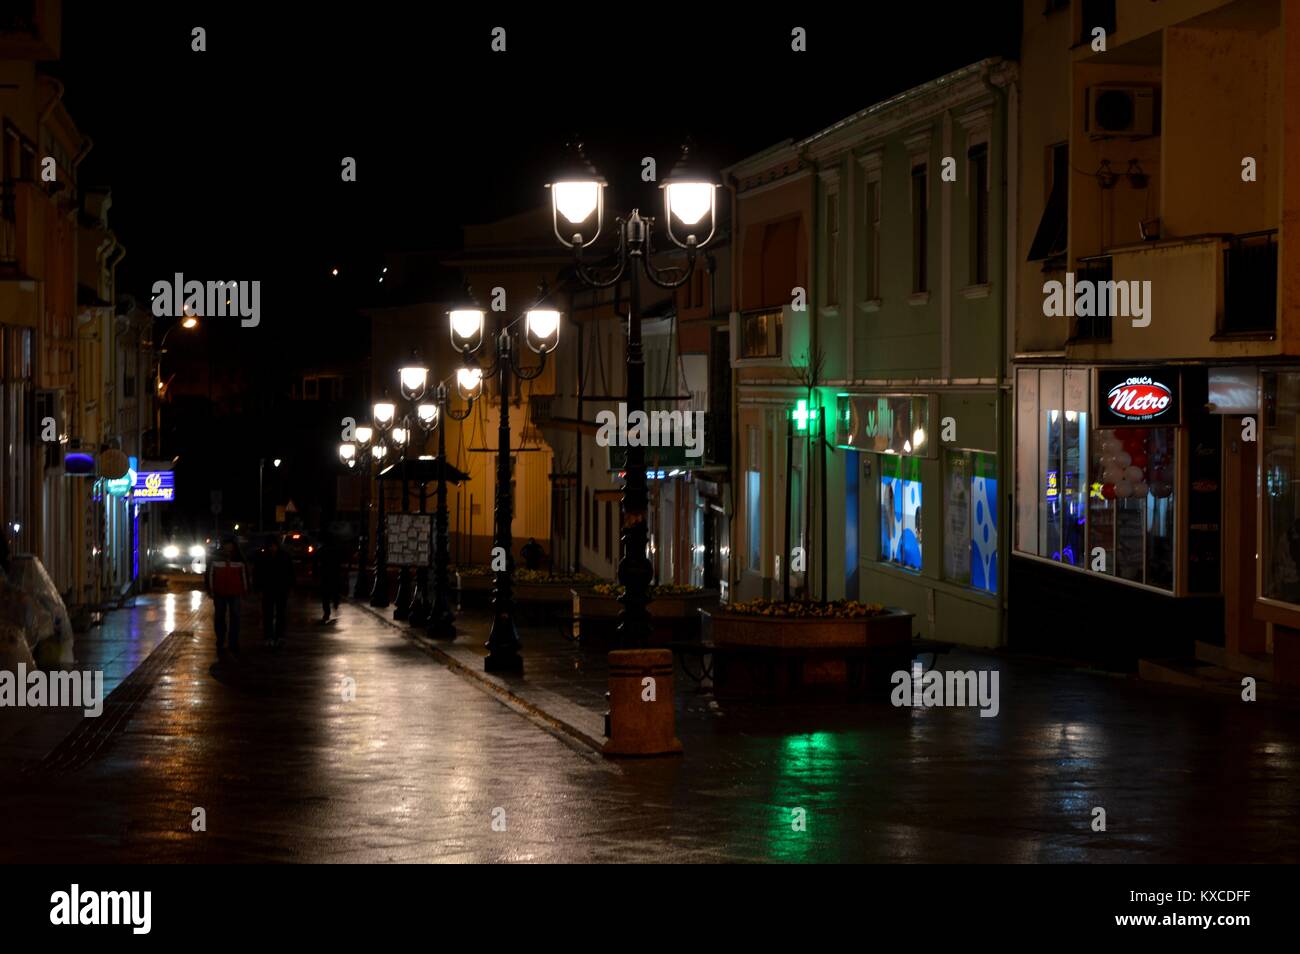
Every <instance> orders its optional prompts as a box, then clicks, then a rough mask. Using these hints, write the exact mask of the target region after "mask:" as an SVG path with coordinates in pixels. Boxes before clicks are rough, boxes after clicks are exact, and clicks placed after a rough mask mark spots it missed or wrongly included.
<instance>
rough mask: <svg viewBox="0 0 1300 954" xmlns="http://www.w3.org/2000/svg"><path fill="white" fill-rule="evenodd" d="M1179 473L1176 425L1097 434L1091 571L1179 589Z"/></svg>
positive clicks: (1090, 498)
mask: <svg viewBox="0 0 1300 954" xmlns="http://www.w3.org/2000/svg"><path fill="white" fill-rule="evenodd" d="M1175 473H1176V471H1175V461H1174V428H1172V427H1116V428H1110V429H1104V430H1097V431H1094V432H1093V455H1092V480H1091V482H1090V483H1089V486H1088V546H1089V548H1090V553H1091V554H1092V555H1091V556H1090V558H1089V569H1091V570H1093V571H1094V572H1097V573H1105V574H1107V575H1108V576H1113V577H1116V578H1118V579H1122V580H1131V581H1133V582H1134V583H1145V584H1147V585H1148V586H1157V587H1160V588H1161V589H1164V590H1172V589H1173V588H1174V521H1175V520H1176V518H1177V514H1176V512H1175V508H1174V474H1175ZM1098 549H1100V550H1101V554H1100V555H1098V554H1097V552H1096V551H1097V550H1098Z"/></svg>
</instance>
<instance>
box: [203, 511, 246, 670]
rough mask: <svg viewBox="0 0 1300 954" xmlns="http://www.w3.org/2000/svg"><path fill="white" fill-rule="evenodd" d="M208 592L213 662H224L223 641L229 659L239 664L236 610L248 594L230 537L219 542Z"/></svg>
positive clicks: (241, 560) (235, 545)
mask: <svg viewBox="0 0 1300 954" xmlns="http://www.w3.org/2000/svg"><path fill="white" fill-rule="evenodd" d="M208 592H209V593H211V594H212V606H213V612H214V616H215V618H214V621H213V623H214V627H215V629H216V632H217V659H218V660H219V661H220V660H224V659H225V658H226V640H227V638H228V639H229V641H230V656H231V658H233V659H234V660H235V661H236V662H238V661H239V607H240V601H241V600H242V599H243V598H244V595H245V594H246V593H247V592H248V568H247V566H246V565H245V564H244V557H243V555H242V554H241V553H240V552H239V544H238V543H237V542H236V541H235V538H234V537H233V536H227V537H225V538H224V539H223V540H222V542H221V550H220V552H218V554H217V556H216V559H214V560H213V561H212V565H211V566H210V567H208Z"/></svg>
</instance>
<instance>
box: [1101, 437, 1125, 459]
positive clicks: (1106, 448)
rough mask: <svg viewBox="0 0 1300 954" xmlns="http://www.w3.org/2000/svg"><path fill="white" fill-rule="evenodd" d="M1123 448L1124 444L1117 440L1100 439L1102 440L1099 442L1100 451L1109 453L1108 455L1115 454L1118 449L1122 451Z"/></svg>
mask: <svg viewBox="0 0 1300 954" xmlns="http://www.w3.org/2000/svg"><path fill="white" fill-rule="evenodd" d="M1123 449H1124V445H1123V444H1121V443H1120V442H1119V441H1102V442H1101V452H1102V453H1103V454H1110V455H1112V456H1114V455H1115V454H1118V453H1119V452H1120V451H1122V450H1123Z"/></svg>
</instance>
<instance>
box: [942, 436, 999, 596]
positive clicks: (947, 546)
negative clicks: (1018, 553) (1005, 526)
mask: <svg viewBox="0 0 1300 954" xmlns="http://www.w3.org/2000/svg"><path fill="white" fill-rule="evenodd" d="M943 515H944V517H943V532H944V577H945V578H946V579H948V580H950V581H952V582H953V583H959V584H961V585H962V586H969V587H971V588H973V589H977V590H983V591H985V592H986V593H996V592H997V591H998V477H997V456H996V455H994V454H988V453H984V452H983V451H965V450H959V451H947V452H946V453H945V454H944V495H943Z"/></svg>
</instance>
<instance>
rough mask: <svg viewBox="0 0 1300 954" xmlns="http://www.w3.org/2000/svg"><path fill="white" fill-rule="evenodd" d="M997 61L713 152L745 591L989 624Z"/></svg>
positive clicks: (982, 637) (1001, 547) (971, 639)
mask: <svg viewBox="0 0 1300 954" xmlns="http://www.w3.org/2000/svg"><path fill="white" fill-rule="evenodd" d="M1014 77H1015V72H1014V69H1013V68H1012V67H1011V66H1010V65H1008V64H1005V63H1002V62H1001V61H996V60H989V61H983V62H980V63H977V64H973V65H972V66H970V67H967V68H965V69H963V70H959V71H957V72H955V73H952V74H949V75H947V76H944V77H941V78H939V79H937V80H934V81H932V82H930V83H927V84H925V85H923V86H920V87H917V88H915V89H912V90H909V91H907V92H905V93H902V94H900V95H899V96H896V97H894V98H892V99H890V100H887V101H885V102H882V103H879V104H876V105H874V106H872V107H869V108H868V109H865V110H862V111H861V112H859V113H857V114H855V115H854V116H851V117H848V118H846V119H845V120H843V121H841V122H839V123H836V124H835V125H834V126H832V127H830V128H828V129H825V130H822V131H820V132H818V133H816V134H814V135H812V136H810V137H808V138H807V139H805V140H803V141H801V142H798V143H787V144H783V145H782V146H779V147H777V148H776V149H774V150H770V151H769V152H768V153H765V154H762V155H760V156H757V157H755V158H754V159H751V160H747V161H746V162H744V163H742V164H740V165H739V166H738V167H735V168H733V169H732V170H730V174H731V176H732V177H733V182H734V183H735V188H736V204H737V228H736V235H737V243H738V251H737V261H738V262H739V265H738V268H737V275H736V289H737V295H738V302H739V308H738V309H737V311H736V312H735V313H734V314H733V334H734V339H735V342H736V345H735V347H734V349H733V365H734V368H735V374H736V380H737V395H738V404H739V408H738V418H739V439H738V441H737V444H738V458H737V473H738V474H741V475H742V477H741V479H740V480H738V481H737V484H738V487H739V488H741V489H740V494H741V495H742V496H743V500H744V503H743V506H742V508H741V510H740V514H739V527H738V534H737V539H736V541H735V546H736V547H737V550H738V551H739V552H740V556H741V561H740V567H739V572H738V574H737V578H738V581H739V584H740V585H739V587H738V590H739V593H740V594H741V595H742V596H752V595H767V596H771V597H775V598H782V597H786V596H788V597H792V598H793V597H798V596H805V597H808V598H817V599H826V598H829V599H837V598H845V597H848V598H855V599H862V600H869V601H875V602H882V603H886V604H888V605H892V606H899V607H902V608H905V609H907V610H909V611H910V612H912V613H913V614H914V615H915V617H916V621H917V622H916V630H917V632H919V633H923V634H926V635H932V634H933V635H942V636H943V638H945V639H953V640H957V641H960V642H963V643H968V644H972V645H983V646H996V645H1000V644H1001V643H1002V641H1003V604H1004V600H1005V592H1006V587H1005V566H1004V561H1003V560H1002V559H1000V556H1001V554H1004V553H1006V551H1007V548H1006V539H1007V526H1006V521H1004V520H1000V519H999V515H1000V514H1001V513H1003V512H1004V508H1003V506H1002V501H1001V500H1000V494H1002V493H1005V490H1000V488H1006V487H1007V486H1008V482H1007V481H1006V479H1005V476H1004V471H1005V470H1006V468H1007V466H1008V465H1007V460H1008V454H1007V449H1008V448H1007V446H1006V435H1007V427H1008V419H1009V418H1008V413H1007V394H1006V392H1007V387H1006V383H1007V382H1006V371H1005V369H1006V367H1007V361H1006V354H1007V332H1006V329H1007V322H1008V287H1009V284H1010V282H1009V281H1008V269H1007V261H1006V256H1005V254H1004V251H1003V250H1004V249H1005V247H1006V239H1005V236H1006V222H1005V218H1004V215H1003V210H1005V209H1006V208H1007V206H1008V201H1009V199H1008V185H1007V170H1008V167H1009V152H1008V149H1007V130H1008V124H1009V117H1010V115H1011V110H1012V108H1013V101H1012V96H1011V94H1010V88H1011V85H1012V84H1013V82H1014Z"/></svg>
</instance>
